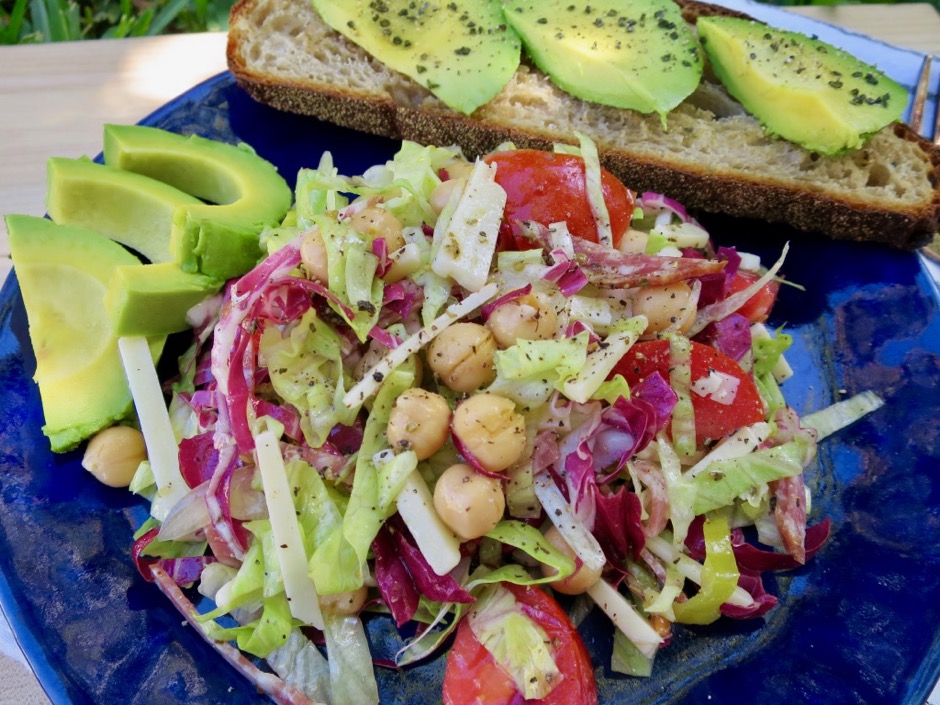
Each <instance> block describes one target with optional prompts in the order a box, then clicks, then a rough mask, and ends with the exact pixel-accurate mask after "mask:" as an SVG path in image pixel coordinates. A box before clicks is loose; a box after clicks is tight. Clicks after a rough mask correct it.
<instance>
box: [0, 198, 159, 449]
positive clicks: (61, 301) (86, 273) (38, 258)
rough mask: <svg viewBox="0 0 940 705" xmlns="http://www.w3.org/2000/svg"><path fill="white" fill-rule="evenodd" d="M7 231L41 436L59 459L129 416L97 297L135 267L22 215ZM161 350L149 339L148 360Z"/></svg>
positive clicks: (91, 240) (114, 248)
mask: <svg viewBox="0 0 940 705" xmlns="http://www.w3.org/2000/svg"><path fill="white" fill-rule="evenodd" d="M6 226H7V232H8V233H9V239H10V252H11V255H12V257H13V263H14V267H15V270H16V277H17V279H18V280H19V283H20V290H21V291H22V294H23V302H24V304H25V306H26V316H27V319H28V321H29V337H30V341H31V343H32V346H33V351H34V353H35V355H36V374H35V377H34V379H35V381H36V383H37V384H38V385H39V395H40V398H41V401H42V409H43V415H44V416H45V425H44V426H43V428H42V431H43V433H44V434H45V435H46V436H47V437H48V438H49V443H50V446H51V448H52V450H53V451H54V452H56V453H61V452H64V451H67V450H71V449H72V448H74V447H75V446H77V445H78V444H79V443H80V442H81V441H82V440H84V439H85V438H88V437H89V436H91V435H92V434H94V433H96V432H97V431H99V430H101V429H102V428H106V427H108V426H112V425H114V424H115V423H117V422H119V421H122V420H124V419H125V418H127V417H128V416H130V415H131V414H132V409H133V407H132V400H131V393H130V390H129V389H128V387H127V381H126V380H125V378H124V368H123V367H122V365H121V358H120V355H119V353H118V347H117V338H116V337H115V335H114V332H113V330H112V328H111V322H110V320H109V319H108V314H107V312H106V310H105V307H104V295H105V290H106V288H107V286H108V282H109V281H110V279H111V276H112V275H113V273H114V271H115V269H116V268H117V267H120V266H139V262H138V261H137V258H136V257H134V255H132V254H131V253H130V252H128V251H127V250H125V249H124V248H123V247H121V245H119V244H118V243H116V242H114V241H113V240H110V239H108V238H107V237H105V236H104V235H101V234H100V233H96V232H94V231H92V230H87V229H85V228H80V227H76V226H69V225H58V224H56V223H53V222H52V221H51V220H47V219H45V218H37V217H34V216H26V215H10V216H7V217H6ZM164 342H165V338H163V337H157V338H155V339H151V341H150V349H151V353H152V354H153V355H154V359H157V358H158V357H159V354H160V352H161V351H162V348H163V343H164Z"/></svg>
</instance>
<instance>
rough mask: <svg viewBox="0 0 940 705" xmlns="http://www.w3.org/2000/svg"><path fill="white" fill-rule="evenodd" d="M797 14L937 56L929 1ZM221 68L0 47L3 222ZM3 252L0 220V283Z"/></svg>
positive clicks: (135, 49) (8, 670) (19, 687)
mask: <svg viewBox="0 0 940 705" xmlns="http://www.w3.org/2000/svg"><path fill="white" fill-rule="evenodd" d="M718 1H719V2H720V0H718ZM794 11H795V12H799V13H800V14H803V15H807V16H810V17H813V18H815V19H820V20H823V21H826V22H830V23H832V24H838V25H842V26H844V27H847V28H850V29H852V30H854V31H857V32H860V33H862V34H868V35H871V36H874V37H878V38H879V39H882V40H883V41H885V42H888V43H889V44H894V45H897V46H901V47H906V48H910V49H915V50H917V51H922V52H930V53H933V54H938V55H940V15H938V13H937V11H936V10H935V9H934V8H933V7H932V6H931V5H929V4H926V3H923V4H909V5H891V6H887V5H852V6H840V7H801V8H796V9H795V10H794ZM224 70H225V35H224V34H222V33H210V34H193V35H182V36H172V37H154V38H145V39H124V40H100V41H86V42H66V43H62V44H45V45H23V46H13V47H6V46H4V47H0V216H2V215H5V214H9V213H26V214H32V215H42V214H43V213H44V212H45V207H44V198H45V164H46V160H47V159H48V158H49V157H51V156H64V157H78V156H81V155H89V156H93V155H95V154H97V153H98V152H99V151H100V150H101V142H102V126H103V125H104V124H105V123H107V122H115V123H134V122H137V121H138V120H140V119H141V118H143V117H144V116H146V115H147V114H148V113H150V112H151V111H153V110H154V109H156V108H157V107H159V106H160V105H162V104H164V103H165V102H167V101H168V100H170V99H171V98H173V97H175V96H177V95H178V94H180V93H182V92H183V91H185V90H186V89H188V88H190V87H191V86H193V85H195V84H196V83H198V82H200V81H202V80H203V79H205V78H208V77H210V76H213V75H215V74H217V73H219V72H220V71H224ZM8 254H9V251H8V249H7V243H6V231H5V228H4V227H3V224H2V220H0V280H2V278H3V276H4V275H5V274H6V272H7V271H9V261H8V259H7V258H6V255H8ZM0 619H2V617H0ZM3 627H4V625H3V624H2V623H0V628H3ZM0 683H2V684H3V687H2V688H0V705H14V704H15V705H32V703H42V702H45V698H44V696H43V694H42V692H41V690H40V689H39V687H38V685H37V684H36V682H35V680H34V679H33V678H32V676H31V674H29V672H28V671H27V670H26V669H25V668H24V667H23V666H22V665H20V664H19V663H18V662H17V661H15V660H13V659H11V658H8V657H7V656H5V655H3V651H2V650H0Z"/></svg>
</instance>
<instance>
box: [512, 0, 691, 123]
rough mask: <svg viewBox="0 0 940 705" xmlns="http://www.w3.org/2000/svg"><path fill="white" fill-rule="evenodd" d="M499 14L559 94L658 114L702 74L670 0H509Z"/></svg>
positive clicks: (683, 24) (688, 34)
mask: <svg viewBox="0 0 940 705" xmlns="http://www.w3.org/2000/svg"><path fill="white" fill-rule="evenodd" d="M504 12H505V15H506V20H507V21H508V22H509V24H510V25H512V26H513V28H515V30H516V31H517V32H518V33H519V34H520V36H521V37H522V41H523V43H524V44H525V47H526V51H527V52H528V54H529V56H531V57H532V60H533V61H534V62H535V64H536V65H537V66H538V67H539V68H540V69H542V71H544V72H545V73H546V74H548V76H549V78H551V80H552V82H553V83H555V84H556V85H557V86H558V87H559V88H561V89H562V90H563V91H565V92H566V93H569V94H571V95H573V96H576V97H578V98H582V99H584V100H588V101H591V102H594V103H602V104H604V105H612V106H614V107H617V108H626V109H629V110H636V111H639V112H641V113H659V114H660V115H663V116H665V114H666V113H668V112H669V111H670V110H672V109H673V108H675V107H676V106H677V105H679V103H681V102H682V101H683V100H685V98H686V97H688V96H689V95H690V94H691V93H692V91H694V90H695V88H696V87H697V86H698V84H699V82H700V81H701V78H702V64H703V62H702V56H701V52H700V51H699V46H698V42H697V41H696V39H695V35H694V34H693V33H692V30H691V29H690V28H689V26H688V24H686V22H685V20H683V19H682V13H681V12H680V10H679V6H678V5H676V4H675V3H674V2H672V1H671V0H620V1H619V2H618V1H617V0H600V1H599V2H598V1H597V0H591V1H590V2H587V1H586V0H581V2H577V3H574V2H572V1H571V0H509V1H508V2H506V3H505V7H504Z"/></svg>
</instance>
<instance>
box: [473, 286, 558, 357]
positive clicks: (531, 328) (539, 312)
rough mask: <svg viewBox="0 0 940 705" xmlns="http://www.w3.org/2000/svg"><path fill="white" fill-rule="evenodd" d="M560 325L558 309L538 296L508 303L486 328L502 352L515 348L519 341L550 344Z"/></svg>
mask: <svg viewBox="0 0 940 705" xmlns="http://www.w3.org/2000/svg"><path fill="white" fill-rule="evenodd" d="M557 324H558V321H557V317H556V316H555V309H554V308H552V307H551V306H550V305H548V304H546V303H545V302H544V301H543V300H542V297H540V296H538V295H537V294H534V295H532V294H530V295H529V296H521V297H519V298H518V299H513V300H512V301H507V302H506V303H504V304H503V305H502V306H498V307H496V308H495V309H493V311H492V312H491V313H490V317H489V318H487V319H486V327H487V328H489V329H490V332H491V333H492V334H493V337H494V338H496V342H497V343H498V344H499V346H500V347H501V348H508V347H509V346H510V345H515V344H516V341H517V340H519V339H523V340H549V339H550V338H553V337H554V336H555V328H556V326H557Z"/></svg>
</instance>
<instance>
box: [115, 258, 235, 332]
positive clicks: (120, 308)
mask: <svg viewBox="0 0 940 705" xmlns="http://www.w3.org/2000/svg"><path fill="white" fill-rule="evenodd" d="M221 288H222V282H221V281H219V280H218V279H212V278H211V277H207V276H206V275H204V274H199V273H196V272H184V271H183V270H182V269H181V268H180V266H179V265H178V264H176V263H175V262H162V263H160V264H147V265H143V266H134V265H122V266H119V267H116V268H115V270H114V274H113V275H112V276H111V280H110V282H109V284H108V290H107V292H106V293H105V296H104V305H105V309H106V310H107V312H108V316H109V318H110V320H111V326H112V329H113V331H114V334H115V335H116V336H118V337H123V336H141V335H144V336H152V335H169V334H170V333H177V332H179V331H182V330H186V329H188V328H190V327H191V326H190V325H189V324H188V323H187V322H186V313H187V312H188V311H189V309H191V308H192V307H193V306H195V305H196V304H198V303H199V302H201V301H202V300H203V299H206V298H208V297H209V296H212V295H213V294H215V293H217V292H218V291H219V289H221Z"/></svg>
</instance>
